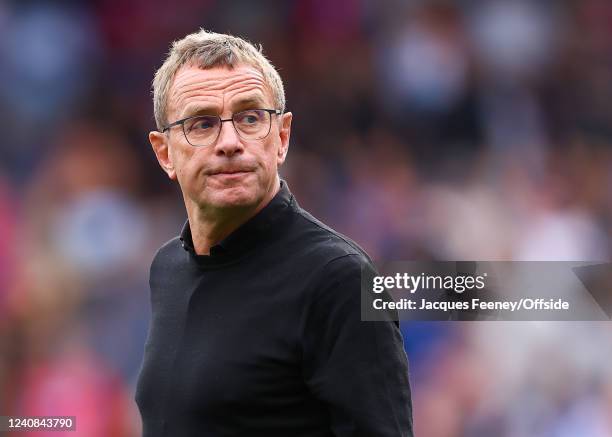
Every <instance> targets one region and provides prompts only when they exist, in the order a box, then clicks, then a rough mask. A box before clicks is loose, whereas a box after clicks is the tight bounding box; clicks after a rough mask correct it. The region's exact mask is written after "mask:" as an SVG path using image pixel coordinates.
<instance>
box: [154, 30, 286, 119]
mask: <svg viewBox="0 0 612 437" xmlns="http://www.w3.org/2000/svg"><path fill="white" fill-rule="evenodd" d="M185 64H192V65H194V66H197V67H198V68H202V69H209V68H215V67H227V68H230V69H231V68H234V67H236V66H238V65H240V64H246V65H249V66H252V67H255V68H257V69H258V70H260V71H261V73H262V74H263V76H264V79H265V81H266V84H267V85H268V87H269V88H270V90H271V91H272V97H273V99H274V105H275V109H280V110H281V111H282V112H284V111H285V90H284V87H283V81H282V79H281V77H280V75H279V74H278V72H277V71H276V69H275V68H274V66H273V65H272V64H271V63H270V61H268V59H267V58H266V57H265V56H264V55H263V53H262V47H261V45H259V48H256V47H255V46H254V45H253V44H251V43H250V42H248V41H246V40H244V39H242V38H238V37H236V36H232V35H228V34H223V33H214V32H208V31H206V30H204V29H200V31H199V32H195V33H191V34H189V35H187V36H186V37H184V38H183V39H180V40H178V41H174V42H173V43H172V47H171V49H170V52H169V53H168V56H167V57H166V60H165V61H164V63H163V64H162V66H161V67H160V68H159V70H157V72H156V73H155V78H154V79H153V112H154V114H155V123H156V125H157V129H158V130H161V129H163V127H164V126H166V125H167V124H168V120H167V117H166V111H167V110H168V95H169V93H170V86H171V85H172V81H173V80H174V76H175V75H176V72H177V71H178V70H179V69H180V68H181V67H182V66H183V65H185Z"/></svg>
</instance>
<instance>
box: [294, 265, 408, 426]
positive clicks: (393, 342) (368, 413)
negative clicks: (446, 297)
mask: <svg viewBox="0 0 612 437" xmlns="http://www.w3.org/2000/svg"><path fill="white" fill-rule="evenodd" d="M362 268H363V269H364V272H365V273H366V274H375V270H374V268H373V267H372V265H371V264H370V263H369V262H368V261H367V259H366V258H365V257H363V256H361V255H357V254H355V255H345V256H342V257H339V258H336V259H334V260H333V261H331V262H329V263H328V264H327V265H326V266H325V268H324V269H323V272H322V274H321V275H320V276H319V279H318V280H317V285H316V289H315V290H314V291H313V294H312V296H313V300H312V301H311V302H310V304H309V307H308V309H307V311H306V315H305V321H304V322H303V325H302V326H303V331H302V338H303V358H304V368H303V371H304V377H305V381H306V384H307V385H308V387H309V388H310V390H311V392H312V393H313V394H314V396H316V397H317V398H318V399H320V400H321V401H323V402H324V403H326V404H327V405H328V408H329V414H330V420H331V427H332V430H333V432H334V434H335V435H336V436H338V437H349V436H350V437H357V436H364V437H365V436H367V437H386V436H389V437H391V436H393V437H398V436H399V437H412V436H413V429H412V427H413V425H412V397H411V393H410V383H409V378H408V371H409V369H408V360H407V357H406V353H405V352H404V348H403V341H402V337H401V333H400V331H399V326H398V323H397V322H393V321H391V319H389V320H388V321H382V322H364V321H361V274H362Z"/></svg>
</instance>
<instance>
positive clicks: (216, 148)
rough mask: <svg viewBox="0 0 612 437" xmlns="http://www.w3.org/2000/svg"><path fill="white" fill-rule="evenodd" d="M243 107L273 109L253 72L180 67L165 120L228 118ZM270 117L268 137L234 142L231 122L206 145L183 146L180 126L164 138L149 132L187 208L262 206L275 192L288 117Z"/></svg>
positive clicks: (259, 75)
mask: <svg viewBox="0 0 612 437" xmlns="http://www.w3.org/2000/svg"><path fill="white" fill-rule="evenodd" d="M246 109H277V108H275V106H274V104H273V98H272V94H271V92H270V90H269V88H268V86H267V85H266V82H265V80H264V76H263V74H262V73H261V72H259V70H257V69H256V68H254V67H251V66H238V67H236V68H234V69H233V70H230V69H228V68H213V69H209V70H203V69H200V68H198V67H194V66H188V65H186V66H183V67H181V69H179V71H178V72H177V74H176V76H175V78H174V81H173V83H172V86H171V88H170V92H169V100H168V108H167V113H168V117H167V118H168V120H169V121H170V122H174V121H175V120H180V119H183V118H186V117H190V116H192V115H219V116H221V118H222V119H229V118H231V117H232V114H234V113H236V112H239V111H243V110H246ZM271 117H272V120H271V124H272V126H271V128H270V133H269V134H268V136H267V137H265V138H263V139H261V140H244V139H242V138H240V137H239V136H238V134H237V132H236V130H235V129H234V126H233V124H232V123H231V122H225V123H223V124H222V127H221V132H220V134H219V137H218V138H217V140H216V141H215V142H214V143H213V144H211V145H208V146H200V147H194V146H192V145H191V144H189V143H188V142H187V140H186V139H185V136H184V134H183V130H182V127H181V126H175V127H172V128H171V129H170V130H169V131H166V133H165V134H162V133H160V132H155V131H154V132H151V133H150V134H149V140H150V141H151V144H152V146H153V149H154V150H155V154H156V155H157V159H158V161H159V163H160V165H161V166H162V168H163V169H164V170H165V171H166V173H167V174H168V176H169V177H170V178H171V179H173V180H178V183H179V185H180V187H181V190H182V192H183V197H184V199H185V202H186V206H187V207H188V208H189V207H190V205H193V206H196V207H199V208H201V209H205V210H208V211H214V210H222V209H227V208H234V207H238V208H240V207H253V206H259V205H262V206H263V203H265V202H267V201H268V200H270V198H271V197H272V196H273V194H274V192H275V190H276V188H277V186H276V183H277V169H278V166H279V165H281V164H282V163H283V162H284V160H285V156H286V154H287V148H288V146H289V135H290V131H291V117H292V116H291V113H286V114H283V115H271Z"/></svg>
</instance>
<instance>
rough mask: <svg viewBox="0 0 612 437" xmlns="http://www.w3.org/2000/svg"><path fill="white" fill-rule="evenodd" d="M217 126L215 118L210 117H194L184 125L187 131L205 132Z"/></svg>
mask: <svg viewBox="0 0 612 437" xmlns="http://www.w3.org/2000/svg"><path fill="white" fill-rule="evenodd" d="M216 125H217V118H216V117H210V116H202V117H196V118H193V119H191V120H189V122H188V123H187V124H186V126H185V127H186V128H187V131H189V132H191V131H200V132H201V131H206V130H209V129H212V128H214V127H215V126H216Z"/></svg>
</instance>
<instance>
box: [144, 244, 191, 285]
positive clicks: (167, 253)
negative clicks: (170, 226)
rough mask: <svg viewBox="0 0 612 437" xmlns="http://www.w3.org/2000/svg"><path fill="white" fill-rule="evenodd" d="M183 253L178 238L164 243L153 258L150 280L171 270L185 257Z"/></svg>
mask: <svg viewBox="0 0 612 437" xmlns="http://www.w3.org/2000/svg"><path fill="white" fill-rule="evenodd" d="M183 252H185V250H184V249H183V246H182V244H181V240H180V238H179V237H174V238H172V239H171V240H168V241H166V242H165V243H164V244H163V245H162V246H161V247H160V248H159V249H158V250H157V252H155V255H154V256H153V261H152V262H151V271H150V278H151V279H153V278H154V277H155V276H157V275H159V274H163V273H164V271H166V270H167V269H171V268H172V267H173V266H174V265H176V264H177V262H179V261H180V259H181V258H183V257H184V256H185V254H184V253H183Z"/></svg>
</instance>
